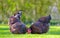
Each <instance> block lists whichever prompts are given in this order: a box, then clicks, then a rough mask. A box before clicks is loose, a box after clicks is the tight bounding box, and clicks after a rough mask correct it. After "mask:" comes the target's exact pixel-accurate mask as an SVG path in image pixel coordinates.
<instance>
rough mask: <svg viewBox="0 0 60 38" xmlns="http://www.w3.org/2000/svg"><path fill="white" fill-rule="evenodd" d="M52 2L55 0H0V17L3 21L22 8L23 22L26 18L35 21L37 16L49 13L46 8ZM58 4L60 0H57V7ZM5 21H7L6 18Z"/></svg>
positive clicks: (59, 4)
mask: <svg viewBox="0 0 60 38" xmlns="http://www.w3.org/2000/svg"><path fill="white" fill-rule="evenodd" d="M54 2H56V0H0V17H1V16H2V17H1V19H2V20H3V21H2V22H4V20H6V19H8V18H9V17H10V16H12V15H13V14H14V13H15V12H16V11H18V10H23V15H22V17H21V20H22V21H23V22H25V21H26V20H28V22H29V21H34V22H35V21H36V20H37V19H38V18H40V17H42V16H46V15H49V13H50V12H48V8H49V6H52V5H53V3H54ZM59 6H60V2H58V5H57V7H58V8H60V7H59ZM59 10H60V9H59ZM1 19H0V21H1ZM5 22H8V21H7V20H6V21H5ZM5 22H4V23H5Z"/></svg>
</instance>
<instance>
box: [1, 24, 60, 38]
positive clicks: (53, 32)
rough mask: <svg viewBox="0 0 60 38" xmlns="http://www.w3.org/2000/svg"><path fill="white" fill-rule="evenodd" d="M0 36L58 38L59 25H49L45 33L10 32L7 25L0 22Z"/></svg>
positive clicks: (59, 35)
mask: <svg viewBox="0 0 60 38" xmlns="http://www.w3.org/2000/svg"><path fill="white" fill-rule="evenodd" d="M27 26H28V25H27ZM0 38H60V26H50V29H49V31H48V32H47V33H45V34H11V33H10V31H9V26H8V25H6V24H0Z"/></svg>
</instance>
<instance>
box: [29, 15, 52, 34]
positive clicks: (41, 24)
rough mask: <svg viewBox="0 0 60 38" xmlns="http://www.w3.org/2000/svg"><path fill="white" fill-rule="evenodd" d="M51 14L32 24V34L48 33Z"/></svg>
mask: <svg viewBox="0 0 60 38" xmlns="http://www.w3.org/2000/svg"><path fill="white" fill-rule="evenodd" d="M50 20H51V16H50V15H49V16H45V17H41V18H40V19H39V20H38V21H37V22H35V23H34V24H32V25H31V26H30V29H31V33H32V34H36V33H37V34H42V33H46V32H47V31H48V30H49V23H50Z"/></svg>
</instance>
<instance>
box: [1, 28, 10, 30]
mask: <svg viewBox="0 0 60 38" xmlns="http://www.w3.org/2000/svg"><path fill="white" fill-rule="evenodd" d="M0 30H9V28H0Z"/></svg>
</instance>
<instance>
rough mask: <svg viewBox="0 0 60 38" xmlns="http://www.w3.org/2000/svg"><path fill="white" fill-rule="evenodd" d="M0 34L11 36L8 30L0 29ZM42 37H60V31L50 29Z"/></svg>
mask: <svg viewBox="0 0 60 38" xmlns="http://www.w3.org/2000/svg"><path fill="white" fill-rule="evenodd" d="M0 34H1V35H5V34H12V33H11V32H9V28H0ZM44 35H60V29H57V31H56V30H55V29H53V28H52V29H50V30H49V31H48V32H47V33H45V34H44Z"/></svg>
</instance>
